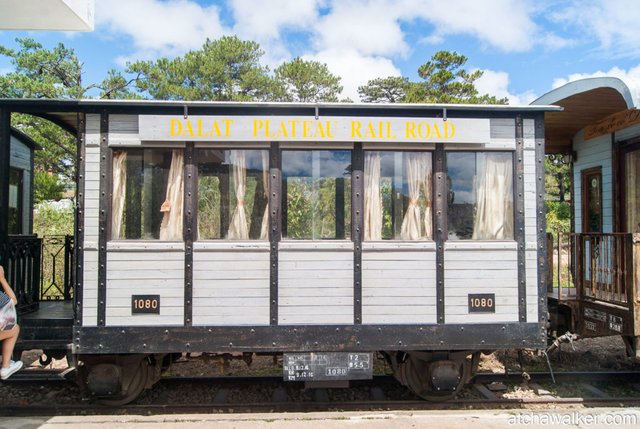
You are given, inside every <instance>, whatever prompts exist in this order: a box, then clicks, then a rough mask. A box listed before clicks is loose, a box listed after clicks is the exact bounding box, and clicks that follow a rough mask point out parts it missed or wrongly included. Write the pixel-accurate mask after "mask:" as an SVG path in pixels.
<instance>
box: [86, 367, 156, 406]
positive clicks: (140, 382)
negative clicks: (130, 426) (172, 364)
mask: <svg viewBox="0 0 640 429" xmlns="http://www.w3.org/2000/svg"><path fill="white" fill-rule="evenodd" d="M134 371H135V372H134V374H133V376H132V377H131V380H130V381H129V385H128V386H127V388H126V389H123V390H122V391H121V392H120V395H119V396H118V397H115V398H113V399H100V400H98V401H97V402H98V403H99V404H102V405H109V406H112V407H119V406H121V405H125V404H128V403H129V402H132V401H134V400H136V399H137V398H138V396H140V394H141V393H142V392H143V391H144V388H145V387H146V385H147V382H148V380H149V376H150V375H151V372H152V371H149V361H148V359H141V360H140V363H139V364H138V367H137V368H135V369H134Z"/></svg>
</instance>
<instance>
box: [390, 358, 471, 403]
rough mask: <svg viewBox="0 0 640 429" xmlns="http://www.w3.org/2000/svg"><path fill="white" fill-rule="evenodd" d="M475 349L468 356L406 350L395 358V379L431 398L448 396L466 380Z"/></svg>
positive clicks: (443, 398)
mask: <svg viewBox="0 0 640 429" xmlns="http://www.w3.org/2000/svg"><path fill="white" fill-rule="evenodd" d="M479 355H480V354H479V353H473V355H472V356H471V359H467V356H466V355H460V354H455V355H453V354H451V355H449V356H446V357H440V356H436V355H434V354H432V353H421V352H414V353H406V354H403V355H402V356H401V358H402V360H401V361H400V362H396V364H395V365H393V366H394V375H395V377H396V379H398V381H400V382H401V383H402V384H403V385H405V386H407V388H409V390H411V391H412V392H413V393H415V394H416V395H418V396H419V397H421V398H423V399H426V400H427V401H432V402H441V401H447V400H449V399H452V398H453V397H454V396H455V395H456V394H457V393H458V392H460V390H461V389H462V388H463V386H464V385H465V383H466V382H467V381H469V379H470V378H471V376H472V375H473V372H474V367H475V366H476V365H477V362H478V360H479Z"/></svg>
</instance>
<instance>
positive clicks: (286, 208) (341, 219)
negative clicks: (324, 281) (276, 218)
mask: <svg viewBox="0 0 640 429" xmlns="http://www.w3.org/2000/svg"><path fill="white" fill-rule="evenodd" d="M282 236H283V238H289V239H314V240H315V239H345V238H350V237H351V151H347V150H331V151H329V150H314V151H302V150H295V151H294V150H289V151H283V152H282Z"/></svg>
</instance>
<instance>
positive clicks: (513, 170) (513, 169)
mask: <svg viewBox="0 0 640 429" xmlns="http://www.w3.org/2000/svg"><path fill="white" fill-rule="evenodd" d="M456 153H472V154H474V155H475V156H477V154H479V153H481V154H491V153H502V154H509V155H510V156H511V163H510V166H511V168H510V171H511V198H512V200H511V201H512V204H511V221H512V223H513V233H512V237H511V238H508V239H490V238H483V239H473V238H468V239H450V238H449V231H450V229H449V216H450V212H449V193H450V192H451V187H450V185H449V182H450V180H449V178H450V174H449V158H448V155H449V154H456ZM444 158H445V171H444V173H445V179H446V181H445V188H446V191H445V195H444V196H443V197H442V198H444V207H446V219H445V231H444V241H445V242H452V243H480V242H516V241H517V236H518V231H517V230H516V225H517V216H516V205H517V202H518V191H517V181H516V178H517V167H516V158H517V157H516V151H515V150H514V149H489V150H486V149H485V150H481V149H475V148H468V147H465V148H459V149H451V148H447V147H446V146H445V150H444ZM476 205H477V197H476V201H475V202H474V207H475V206H476ZM474 219H475V210H474Z"/></svg>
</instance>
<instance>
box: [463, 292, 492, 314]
mask: <svg viewBox="0 0 640 429" xmlns="http://www.w3.org/2000/svg"><path fill="white" fill-rule="evenodd" d="M495 312H496V295H495V294H494V293H470V294H469V313H495Z"/></svg>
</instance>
